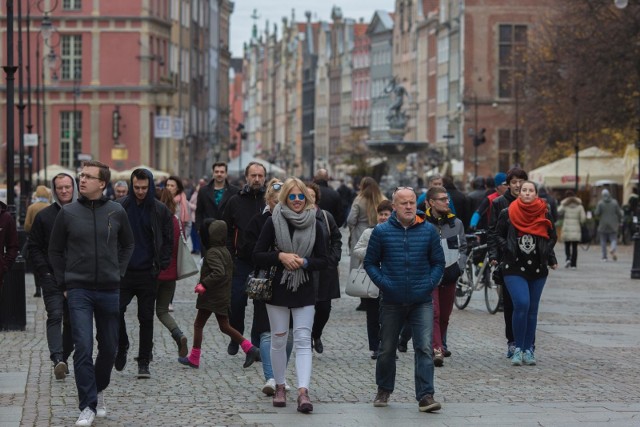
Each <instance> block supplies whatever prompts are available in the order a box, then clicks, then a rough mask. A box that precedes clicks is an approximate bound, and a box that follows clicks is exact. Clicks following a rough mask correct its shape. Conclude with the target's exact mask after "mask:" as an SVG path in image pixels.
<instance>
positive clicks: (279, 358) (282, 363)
mask: <svg viewBox="0 0 640 427" xmlns="http://www.w3.org/2000/svg"><path fill="white" fill-rule="evenodd" d="M266 306H267V314H268V315H269V324H270V325H271V366H272V368H273V377H274V379H275V380H276V384H284V382H285V370H286V369H287V352H286V348H287V338H288V335H289V313H291V316H292V317H293V343H294V345H295V349H296V376H297V377H298V388H302V387H303V388H306V389H309V381H310V380H311V365H312V354H311V327H312V326H313V317H314V315H315V307H314V306H313V305H308V306H306V307H300V308H291V309H290V308H288V307H280V306H276V305H271V304H266Z"/></svg>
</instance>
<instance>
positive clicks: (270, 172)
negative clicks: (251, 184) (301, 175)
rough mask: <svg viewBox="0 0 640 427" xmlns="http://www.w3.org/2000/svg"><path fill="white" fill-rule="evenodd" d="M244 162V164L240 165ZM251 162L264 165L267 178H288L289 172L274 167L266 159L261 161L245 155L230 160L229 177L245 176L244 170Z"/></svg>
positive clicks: (228, 166)
mask: <svg viewBox="0 0 640 427" xmlns="http://www.w3.org/2000/svg"><path fill="white" fill-rule="evenodd" d="M241 161H242V163H240V162H241ZM250 162H259V163H262V164H263V165H264V167H265V168H266V169H267V178H270V177H273V176H277V177H278V178H285V177H286V176H287V171H285V170H284V169H282V168H281V167H279V166H277V165H274V164H273V163H269V162H268V161H266V160H264V159H259V158H257V157H254V156H252V155H250V154H247V153H243V154H242V155H241V156H238V157H236V158H235V159H231V160H229V162H228V163H227V172H228V173H229V175H240V176H244V169H245V168H246V167H247V165H248V164H249V163H250Z"/></svg>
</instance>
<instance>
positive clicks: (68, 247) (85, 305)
mask: <svg viewBox="0 0 640 427" xmlns="http://www.w3.org/2000/svg"><path fill="white" fill-rule="evenodd" d="M78 177H79V178H80V197H78V200H77V201H76V202H73V203H69V204H67V205H65V206H64V207H63V208H62V210H60V212H59V213H58V216H57V217H56V220H55V223H54V225H53V229H52V231H51V238H50V240H49V261H50V262H51V266H52V267H53V271H54V274H55V278H56V283H57V284H58V285H59V286H60V287H61V288H62V289H63V290H64V291H66V293H67V301H68V304H69V316H70V318H71V328H72V337H73V344H74V347H75V350H74V353H73V367H74V376H75V379H76V386H77V388H78V400H79V408H80V411H81V412H80V417H79V418H78V420H77V421H76V426H90V425H91V424H93V420H94V418H95V416H96V413H97V416H98V417H106V416H107V408H106V405H105V399H104V390H105V389H106V388H107V387H108V386H109V382H110V381H111V370H112V369H113V361H114V359H115V355H116V350H117V348H118V326H119V321H118V314H119V310H118V304H119V294H120V280H121V278H122V276H123V275H124V273H125V271H126V269H127V264H128V263H129V258H130V257H131V254H132V253H133V246H134V238H133V232H132V231H131V226H130V225H129V220H128V218H127V214H126V212H125V211H124V209H123V208H122V206H121V205H119V204H118V203H115V202H113V201H111V200H109V199H108V198H107V197H106V196H103V194H102V192H103V191H104V188H105V187H106V185H107V182H109V180H110V178H111V172H110V171H109V167H108V166H107V165H105V164H104V163H101V162H98V161H95V160H93V161H88V162H85V163H84V164H83V167H82V172H81V173H80V174H79V175H78ZM94 319H95V332H94ZM94 333H95V336H96V341H97V342H98V355H97V356H96V359H95V362H94V360H93V337H94Z"/></svg>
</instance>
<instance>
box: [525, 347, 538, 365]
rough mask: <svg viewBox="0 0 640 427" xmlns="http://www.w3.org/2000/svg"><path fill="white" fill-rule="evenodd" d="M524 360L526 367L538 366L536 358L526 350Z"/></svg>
mask: <svg viewBox="0 0 640 427" xmlns="http://www.w3.org/2000/svg"><path fill="white" fill-rule="evenodd" d="M522 360H523V362H524V364H525V365H529V366H535V364H536V356H534V355H533V352H532V351H531V350H525V352H524V355H523V356H522Z"/></svg>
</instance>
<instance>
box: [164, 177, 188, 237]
mask: <svg viewBox="0 0 640 427" xmlns="http://www.w3.org/2000/svg"><path fill="white" fill-rule="evenodd" d="M164 188H166V189H167V190H169V191H170V192H171V194H173V200H174V201H175V202H176V215H178V218H180V221H182V225H183V227H184V232H185V235H187V236H190V235H191V227H192V225H193V224H192V222H191V221H192V219H191V208H190V207H189V197H188V196H187V193H185V190H184V185H183V183H182V180H181V179H180V177H179V176H174V175H171V176H170V177H169V178H167V180H166V181H165V182H164Z"/></svg>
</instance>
